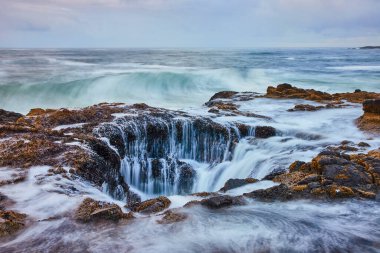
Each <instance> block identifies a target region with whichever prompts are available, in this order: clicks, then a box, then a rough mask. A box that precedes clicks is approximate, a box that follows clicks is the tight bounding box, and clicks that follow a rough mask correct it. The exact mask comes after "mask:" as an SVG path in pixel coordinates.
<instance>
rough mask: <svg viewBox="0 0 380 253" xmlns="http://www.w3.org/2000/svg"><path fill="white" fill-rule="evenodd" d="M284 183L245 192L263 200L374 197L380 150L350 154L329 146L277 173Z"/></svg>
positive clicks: (379, 174) (379, 180)
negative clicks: (309, 158) (317, 153)
mask: <svg viewBox="0 0 380 253" xmlns="http://www.w3.org/2000/svg"><path fill="white" fill-rule="evenodd" d="M273 181H275V182H278V183H281V184H280V185H278V186H274V187H271V188H269V189H265V190H258V191H254V192H251V193H247V194H244V196H246V197H250V198H257V199H260V200H263V201H273V200H281V201H287V200H292V199H308V198H322V199H337V198H353V197H356V198H370V199H373V198H375V197H376V194H377V193H378V188H379V186H380V150H373V151H370V152H368V154H353V155H347V154H343V153H339V152H336V151H331V150H326V151H323V152H321V153H320V154H319V155H317V156H316V157H314V158H313V159H312V161H311V162H308V163H305V162H299V161H296V162H294V163H292V164H291V165H290V167H289V172H288V173H284V174H281V175H278V176H276V177H274V179H273Z"/></svg>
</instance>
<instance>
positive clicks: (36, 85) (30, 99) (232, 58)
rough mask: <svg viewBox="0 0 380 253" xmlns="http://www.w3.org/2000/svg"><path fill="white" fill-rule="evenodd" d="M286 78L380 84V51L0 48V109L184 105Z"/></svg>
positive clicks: (346, 85)
mask: <svg viewBox="0 0 380 253" xmlns="http://www.w3.org/2000/svg"><path fill="white" fill-rule="evenodd" d="M283 82H288V83H291V84H293V85H296V86H299V87H305V88H314V89H318V90H322V91H328V92H343V91H353V90H355V89H362V90H367V91H377V92H379V91H380V50H358V49H349V48H334V49H332V48H327V49H239V50H236V49H235V50H215V49H213V50H208V49H188V50H184V49H154V50H153V49H62V50H61V49H41V50H36V49H1V50H0V108H3V109H6V110H12V111H17V112H22V113H26V112H28V111H29V109H31V108H34V107H42V108H60V107H83V106H88V105H92V104H96V103H100V102H125V103H136V102H139V103H141V102H144V103H147V104H149V105H151V106H160V107H166V108H175V109H179V108H181V109H183V108H187V107H193V106H199V105H201V104H203V103H204V102H205V101H207V100H208V99H209V98H210V97H211V96H212V95H213V94H214V93H215V92H217V91H221V90H236V91H256V92H265V90H266V87H267V86H268V85H270V84H272V85H273V84H277V83H283Z"/></svg>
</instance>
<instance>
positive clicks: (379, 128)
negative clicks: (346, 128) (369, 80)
mask: <svg viewBox="0 0 380 253" xmlns="http://www.w3.org/2000/svg"><path fill="white" fill-rule="evenodd" d="M363 111H364V113H363V115H362V116H361V117H360V118H358V119H357V125H358V127H359V128H360V129H362V130H364V131H368V132H371V133H375V134H380V99H371V100H365V101H364V102H363Z"/></svg>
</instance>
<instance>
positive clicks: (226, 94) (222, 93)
mask: <svg viewBox="0 0 380 253" xmlns="http://www.w3.org/2000/svg"><path fill="white" fill-rule="evenodd" d="M237 93H238V92H236V91H220V92H217V93H215V94H214V95H213V96H212V97H211V98H210V100H209V101H212V100H215V99H227V98H232V97H233V96H234V95H236V94H237Z"/></svg>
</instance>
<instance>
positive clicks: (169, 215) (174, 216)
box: [157, 210, 187, 224]
mask: <svg viewBox="0 0 380 253" xmlns="http://www.w3.org/2000/svg"><path fill="white" fill-rule="evenodd" d="M163 215H164V216H163V217H162V218H161V219H160V220H158V221H157V223H159V224H171V223H176V222H180V221H183V220H185V219H186V218H187V214H185V213H180V212H175V211H173V210H168V211H166V212H164V213H163Z"/></svg>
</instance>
